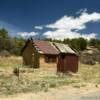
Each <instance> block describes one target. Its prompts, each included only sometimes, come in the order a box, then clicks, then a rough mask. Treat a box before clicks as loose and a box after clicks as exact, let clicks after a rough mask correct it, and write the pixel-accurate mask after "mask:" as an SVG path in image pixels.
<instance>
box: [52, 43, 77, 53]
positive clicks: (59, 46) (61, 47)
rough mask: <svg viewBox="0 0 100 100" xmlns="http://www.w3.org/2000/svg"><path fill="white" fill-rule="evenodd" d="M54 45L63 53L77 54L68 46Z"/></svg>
mask: <svg viewBox="0 0 100 100" xmlns="http://www.w3.org/2000/svg"><path fill="white" fill-rule="evenodd" d="M54 45H55V46H56V47H57V48H58V49H59V51H60V52H61V53H71V54H75V52H74V51H73V50H72V49H71V48H70V47H69V46H68V45H66V44H62V43H54Z"/></svg>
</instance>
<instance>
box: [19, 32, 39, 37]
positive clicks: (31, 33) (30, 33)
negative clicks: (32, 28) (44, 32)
mask: <svg viewBox="0 0 100 100" xmlns="http://www.w3.org/2000/svg"><path fill="white" fill-rule="evenodd" d="M37 34H38V33H36V32H29V33H28V32H19V33H18V35H20V36H21V37H23V38H25V37H26V38H27V37H33V36H36V35H37Z"/></svg>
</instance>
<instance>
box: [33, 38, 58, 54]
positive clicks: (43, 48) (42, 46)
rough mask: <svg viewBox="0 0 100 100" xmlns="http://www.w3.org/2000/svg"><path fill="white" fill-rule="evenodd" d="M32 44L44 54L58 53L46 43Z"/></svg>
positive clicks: (37, 42) (35, 42) (38, 41)
mask: <svg viewBox="0 0 100 100" xmlns="http://www.w3.org/2000/svg"><path fill="white" fill-rule="evenodd" d="M33 43H34V45H35V46H36V47H37V48H38V50H40V51H42V52H43V53H44V54H53V55H57V54H59V51H58V50H57V49H56V48H55V47H54V46H53V45H52V44H51V43H50V42H48V41H42V40H35V41H33Z"/></svg>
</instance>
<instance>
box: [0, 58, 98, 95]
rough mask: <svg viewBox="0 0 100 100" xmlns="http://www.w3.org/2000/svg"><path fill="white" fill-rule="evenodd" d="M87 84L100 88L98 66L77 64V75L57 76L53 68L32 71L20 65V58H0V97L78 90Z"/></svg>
mask: <svg viewBox="0 0 100 100" xmlns="http://www.w3.org/2000/svg"><path fill="white" fill-rule="evenodd" d="M15 68H19V70H20V72H19V77H17V76H16V75H15V74H14V73H13V70H14V69H15ZM88 84H91V85H93V86H94V87H95V88H99V87H100V64H96V65H94V66H88V65H83V64H79V71H78V73H76V74H70V73H69V74H66V75H58V74H57V73H56V68H55V67H53V66H52V68H50V67H46V68H44V67H42V68H40V69H32V68H27V67H26V66H23V65H22V58H21V57H8V58H5V57H4V58H3V57H2V58H0V95H13V94H17V93H27V92H32V93H38V92H40V91H44V92H47V91H49V89H50V88H58V87H60V86H71V87H73V88H77V89H80V88H85V87H87V86H88Z"/></svg>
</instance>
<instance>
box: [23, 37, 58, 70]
mask: <svg viewBox="0 0 100 100" xmlns="http://www.w3.org/2000/svg"><path fill="white" fill-rule="evenodd" d="M58 54H59V51H58V50H57V48H56V47H55V46H54V45H53V44H52V43H51V42H49V41H43V40H32V39H29V40H27V41H26V43H25V46H24V47H23V49H22V56H23V63H24V65H27V66H30V67H33V68H39V67H54V66H55V67H56V63H57V57H58Z"/></svg>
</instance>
